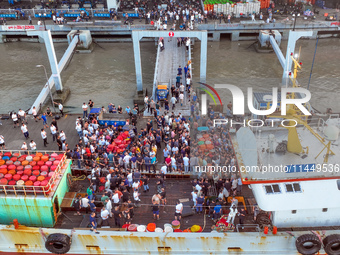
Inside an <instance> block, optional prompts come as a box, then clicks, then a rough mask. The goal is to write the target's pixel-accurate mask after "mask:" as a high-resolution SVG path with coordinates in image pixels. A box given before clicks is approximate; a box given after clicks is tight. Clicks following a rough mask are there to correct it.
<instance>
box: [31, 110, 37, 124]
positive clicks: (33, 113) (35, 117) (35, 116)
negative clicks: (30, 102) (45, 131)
mask: <svg viewBox="0 0 340 255" xmlns="http://www.w3.org/2000/svg"><path fill="white" fill-rule="evenodd" d="M32 115H33V117H34V120H35V122H38V113H37V109H36V108H35V106H33V108H32Z"/></svg>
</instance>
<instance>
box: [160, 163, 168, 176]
mask: <svg viewBox="0 0 340 255" xmlns="http://www.w3.org/2000/svg"><path fill="white" fill-rule="evenodd" d="M167 170H168V168H167V166H166V165H165V166H162V167H161V173H162V174H167Z"/></svg>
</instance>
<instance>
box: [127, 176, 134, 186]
mask: <svg viewBox="0 0 340 255" xmlns="http://www.w3.org/2000/svg"><path fill="white" fill-rule="evenodd" d="M127 179H128V182H129V187H131V186H132V182H133V175H132V173H128V175H127Z"/></svg>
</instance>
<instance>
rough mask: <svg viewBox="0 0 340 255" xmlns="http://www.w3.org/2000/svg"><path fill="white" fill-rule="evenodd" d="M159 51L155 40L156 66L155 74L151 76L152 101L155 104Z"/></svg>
mask: <svg viewBox="0 0 340 255" xmlns="http://www.w3.org/2000/svg"><path fill="white" fill-rule="evenodd" d="M160 49H161V47H160V46H159V44H158V40H157V56H156V65H155V73H154V76H153V88H152V99H153V101H155V102H156V99H157V98H156V89H157V83H158V81H157V75H158V65H159V53H160Z"/></svg>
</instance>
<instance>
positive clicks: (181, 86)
mask: <svg viewBox="0 0 340 255" xmlns="http://www.w3.org/2000/svg"><path fill="white" fill-rule="evenodd" d="M179 92H182V93H183V92H184V85H183V84H181V85H180V86H179Z"/></svg>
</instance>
